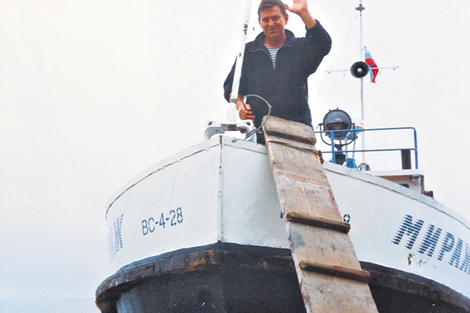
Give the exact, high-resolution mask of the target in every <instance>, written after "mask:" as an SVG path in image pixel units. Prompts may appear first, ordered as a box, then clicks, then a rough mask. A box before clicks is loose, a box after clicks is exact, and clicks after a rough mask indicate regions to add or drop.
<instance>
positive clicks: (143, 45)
mask: <svg viewBox="0 0 470 313" xmlns="http://www.w3.org/2000/svg"><path fill="white" fill-rule="evenodd" d="M244 2H245V1H242V0H233V1H220V0H204V1H190V0H180V1H165V2H163V1H160V0H145V1H144V0H139V1H135V0H133V1H130V0H129V1H125V0H114V1H107V0H67V1H63V0H45V1H27V0H15V1H0V298H22V297H24V298H45V297H50V298H56V297H59V298H60V297H89V298H93V297H94V291H95V289H96V287H97V286H98V284H99V283H100V282H101V281H102V280H104V279H105V278H106V277H107V276H109V275H110V274H112V273H110V272H109V269H108V256H107V242H106V240H107V233H106V224H105V211H106V207H107V205H108V202H109V200H110V197H111V195H113V194H114V192H116V191H117V190H118V189H119V188H120V187H121V186H122V185H124V184H125V183H126V182H127V181H128V180H129V179H131V178H132V177H134V176H135V175H136V174H138V173H140V172H141V171H142V170H144V169H145V168H147V167H149V166H150V165H152V164H153V163H156V162H157V161H159V160H161V159H162V158H164V157H167V156H169V155H171V154H173V153H175V152H178V151H180V150H183V149H185V148H187V147H188V146H190V145H193V144H195V143H197V142H199V141H202V140H203V131H204V127H205V123H206V122H207V121H209V120H224V119H225V118H226V109H227V104H226V103H225V100H224V99H223V96H222V83H223V80H224V79H225V76H226V75H227V72H228V71H229V69H230V67H231V65H232V63H233V61H234V59H235V55H236V50H237V46H238V42H239V37H240V31H239V30H240V23H241V21H242V19H243V12H244ZM254 2H256V3H258V1H254ZM309 3H310V9H311V12H312V14H313V15H314V16H315V17H316V18H317V19H318V20H319V21H320V22H321V23H322V24H323V26H324V27H325V28H326V29H327V30H328V31H329V32H330V34H331V36H332V38H333V48H332V51H331V53H330V55H329V56H327V57H326V58H325V60H324V62H323V64H322V65H321V67H320V68H319V69H318V71H317V73H316V74H314V75H313V76H312V78H311V79H310V105H311V108H312V113H313V120H314V124H315V125H316V124H318V123H320V122H321V121H322V119H323V115H324V114H325V113H326V112H328V109H334V108H336V107H339V108H341V109H343V110H346V111H348V112H349V113H350V114H351V115H352V116H353V117H355V118H356V117H360V97H359V80H358V79H355V78H353V77H352V76H351V75H350V74H349V73H348V72H344V73H341V72H334V73H331V74H328V73H327V71H328V70H337V69H349V67H350V66H351V65H352V63H354V62H355V61H358V60H359V59H360V45H359V19H358V12H357V11H355V10H354V8H355V7H356V6H357V5H358V2H357V1H350V0H328V1H326V0H322V1H311V2H309ZM363 4H364V6H365V7H366V10H365V11H364V44H365V45H366V46H367V47H368V49H369V51H370V52H371V53H372V56H373V57H374V59H375V61H376V62H377V64H378V65H379V66H384V67H389V66H398V67H399V68H398V69H397V70H382V72H381V73H380V74H379V76H378V77H377V84H371V83H370V82H369V81H368V80H367V79H368V78H367V79H365V87H364V92H365V100H364V104H365V125H366V127H382V126H383V127H393V126H415V127H416V128H417V130H418V139H419V153H420V155H419V161H420V168H421V169H422V170H423V171H424V173H425V183H426V189H427V190H433V191H434V194H435V198H436V199H437V200H438V201H440V202H442V203H443V204H445V205H447V206H448V207H450V208H452V209H454V210H455V211H456V212H458V213H459V214H461V215H463V216H465V217H466V218H467V219H469V218H470V208H469V205H468V204H467V202H468V199H467V198H468V197H467V195H466V192H465V190H466V188H465V182H466V180H467V178H468V177H470V165H469V162H468V160H467V155H468V153H469V152H470V149H469V148H468V134H469V132H470V126H469V125H470V123H469V122H468V119H469V117H470V109H469V99H470V88H469V87H468V86H469V82H470V80H469V78H468V77H469V70H470V61H469V55H470V41H469V40H468V38H470V27H468V20H469V18H470V2H468V1H464V0H448V1H446V2H445V3H443V2H442V1H437V0H427V1H424V0H415V1H410V2H406V3H403V2H400V3H398V2H397V1H389V0H385V1H380V2H377V1H367V0H366V1H364V2H363ZM299 25H300V26H299ZM289 27H290V28H291V29H293V30H294V31H295V33H296V35H297V36H303V35H304V30H303V29H302V25H301V24H300V23H299V19H298V17H295V16H291V19H290V21H289V24H288V28H289ZM250 36H252V37H253V36H254V34H253V33H252V34H250ZM371 166H372V167H374V166H375V164H371ZM378 167H380V165H377V168H378Z"/></svg>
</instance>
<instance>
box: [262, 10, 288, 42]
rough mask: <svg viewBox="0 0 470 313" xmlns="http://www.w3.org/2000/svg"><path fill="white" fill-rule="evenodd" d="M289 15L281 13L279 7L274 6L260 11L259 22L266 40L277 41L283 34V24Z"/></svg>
mask: <svg viewBox="0 0 470 313" xmlns="http://www.w3.org/2000/svg"><path fill="white" fill-rule="evenodd" d="M288 18H289V16H288V15H287V14H286V15H282V13H281V9H280V8H279V7H278V6H274V7H272V8H270V9H266V10H263V11H261V12H260V17H259V24H260V25H261V28H262V29H263V33H264V35H265V36H266V39H267V40H268V41H279V40H281V39H283V38H284V36H285V29H284V26H285V25H286V24H287V20H288Z"/></svg>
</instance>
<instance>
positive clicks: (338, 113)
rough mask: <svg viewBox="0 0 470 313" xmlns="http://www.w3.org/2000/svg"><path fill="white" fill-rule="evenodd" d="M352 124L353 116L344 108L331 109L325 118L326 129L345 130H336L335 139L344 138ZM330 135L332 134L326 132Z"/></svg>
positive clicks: (324, 125)
mask: <svg viewBox="0 0 470 313" xmlns="http://www.w3.org/2000/svg"><path fill="white" fill-rule="evenodd" d="M351 126H352V121H351V117H350V116H349V114H348V113H346V112H345V111H343V110H340V109H335V110H330V111H329V112H328V113H327V114H326V115H325V117H324V118H323V127H324V128H325V130H342V129H344V130H345V131H343V132H334V133H333V135H334V139H335V140H343V139H344V138H345V137H346V135H347V134H348V133H349V131H350V129H351ZM326 135H327V136H328V137H329V136H330V134H329V133H326Z"/></svg>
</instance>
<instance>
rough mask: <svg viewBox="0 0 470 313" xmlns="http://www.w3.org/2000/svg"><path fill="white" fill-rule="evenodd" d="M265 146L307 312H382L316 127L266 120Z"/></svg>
mask: <svg viewBox="0 0 470 313" xmlns="http://www.w3.org/2000/svg"><path fill="white" fill-rule="evenodd" d="M265 122H266V123H265V124H264V127H263V128H264V132H265V136H266V146H267V148H268V154H269V158H270V162H271V168H272V170H273V175H274V181H275V183H276V188H277V193H278V197H279V201H280V203H281V208H282V210H283V217H284V220H285V222H286V227H287V232H288V236H289V242H290V248H291V252H292V258H293V260H294V263H295V268H296V272H297V277H298V280H299V284H300V289H301V292H302V296H303V299H304V303H305V308H306V310H307V312H308V313H310V312H311V313H317V312H319V313H329V312H331V313H333V312H334V313H341V312H344V313H355V312H356V313H359V312H360V313H369V312H370V313H372V312H378V311H377V308H376V306H375V302H374V300H373V298H372V295H371V292H370V289H369V285H368V281H369V277H370V275H369V273H368V272H366V271H363V270H362V269H361V266H360V263H359V261H358V259H357V257H356V254H355V252H354V248H353V245H352V243H351V240H350V238H349V235H348V231H349V228H350V226H349V224H347V223H344V222H343V221H342V218H341V214H340V211H339V209H338V206H337V204H336V201H335V199H334V195H333V192H332V190H331V186H330V184H329V182H328V179H327V177H326V174H325V171H324V169H323V166H322V165H321V162H320V159H321V156H320V154H319V153H318V152H317V151H316V149H315V142H316V140H315V134H314V132H313V129H312V128H310V127H308V126H306V125H304V124H302V123H296V122H292V121H287V120H284V119H281V118H277V117H273V116H271V117H269V118H267V119H266V120H265Z"/></svg>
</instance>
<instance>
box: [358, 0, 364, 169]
mask: <svg viewBox="0 0 470 313" xmlns="http://www.w3.org/2000/svg"><path fill="white" fill-rule="evenodd" d="M365 9H366V8H365V7H364V6H363V5H362V0H360V1H359V6H358V7H356V10H357V11H359V44H360V49H359V60H361V61H364V59H365V57H364V53H363V49H364V48H363V47H364V44H363V39H362V11H364V10H365ZM361 120H362V122H363V123H364V125H365V118H364V77H361ZM364 150H366V136H365V134H362V151H363V152H362V162H365V159H366V155H365V152H364Z"/></svg>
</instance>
